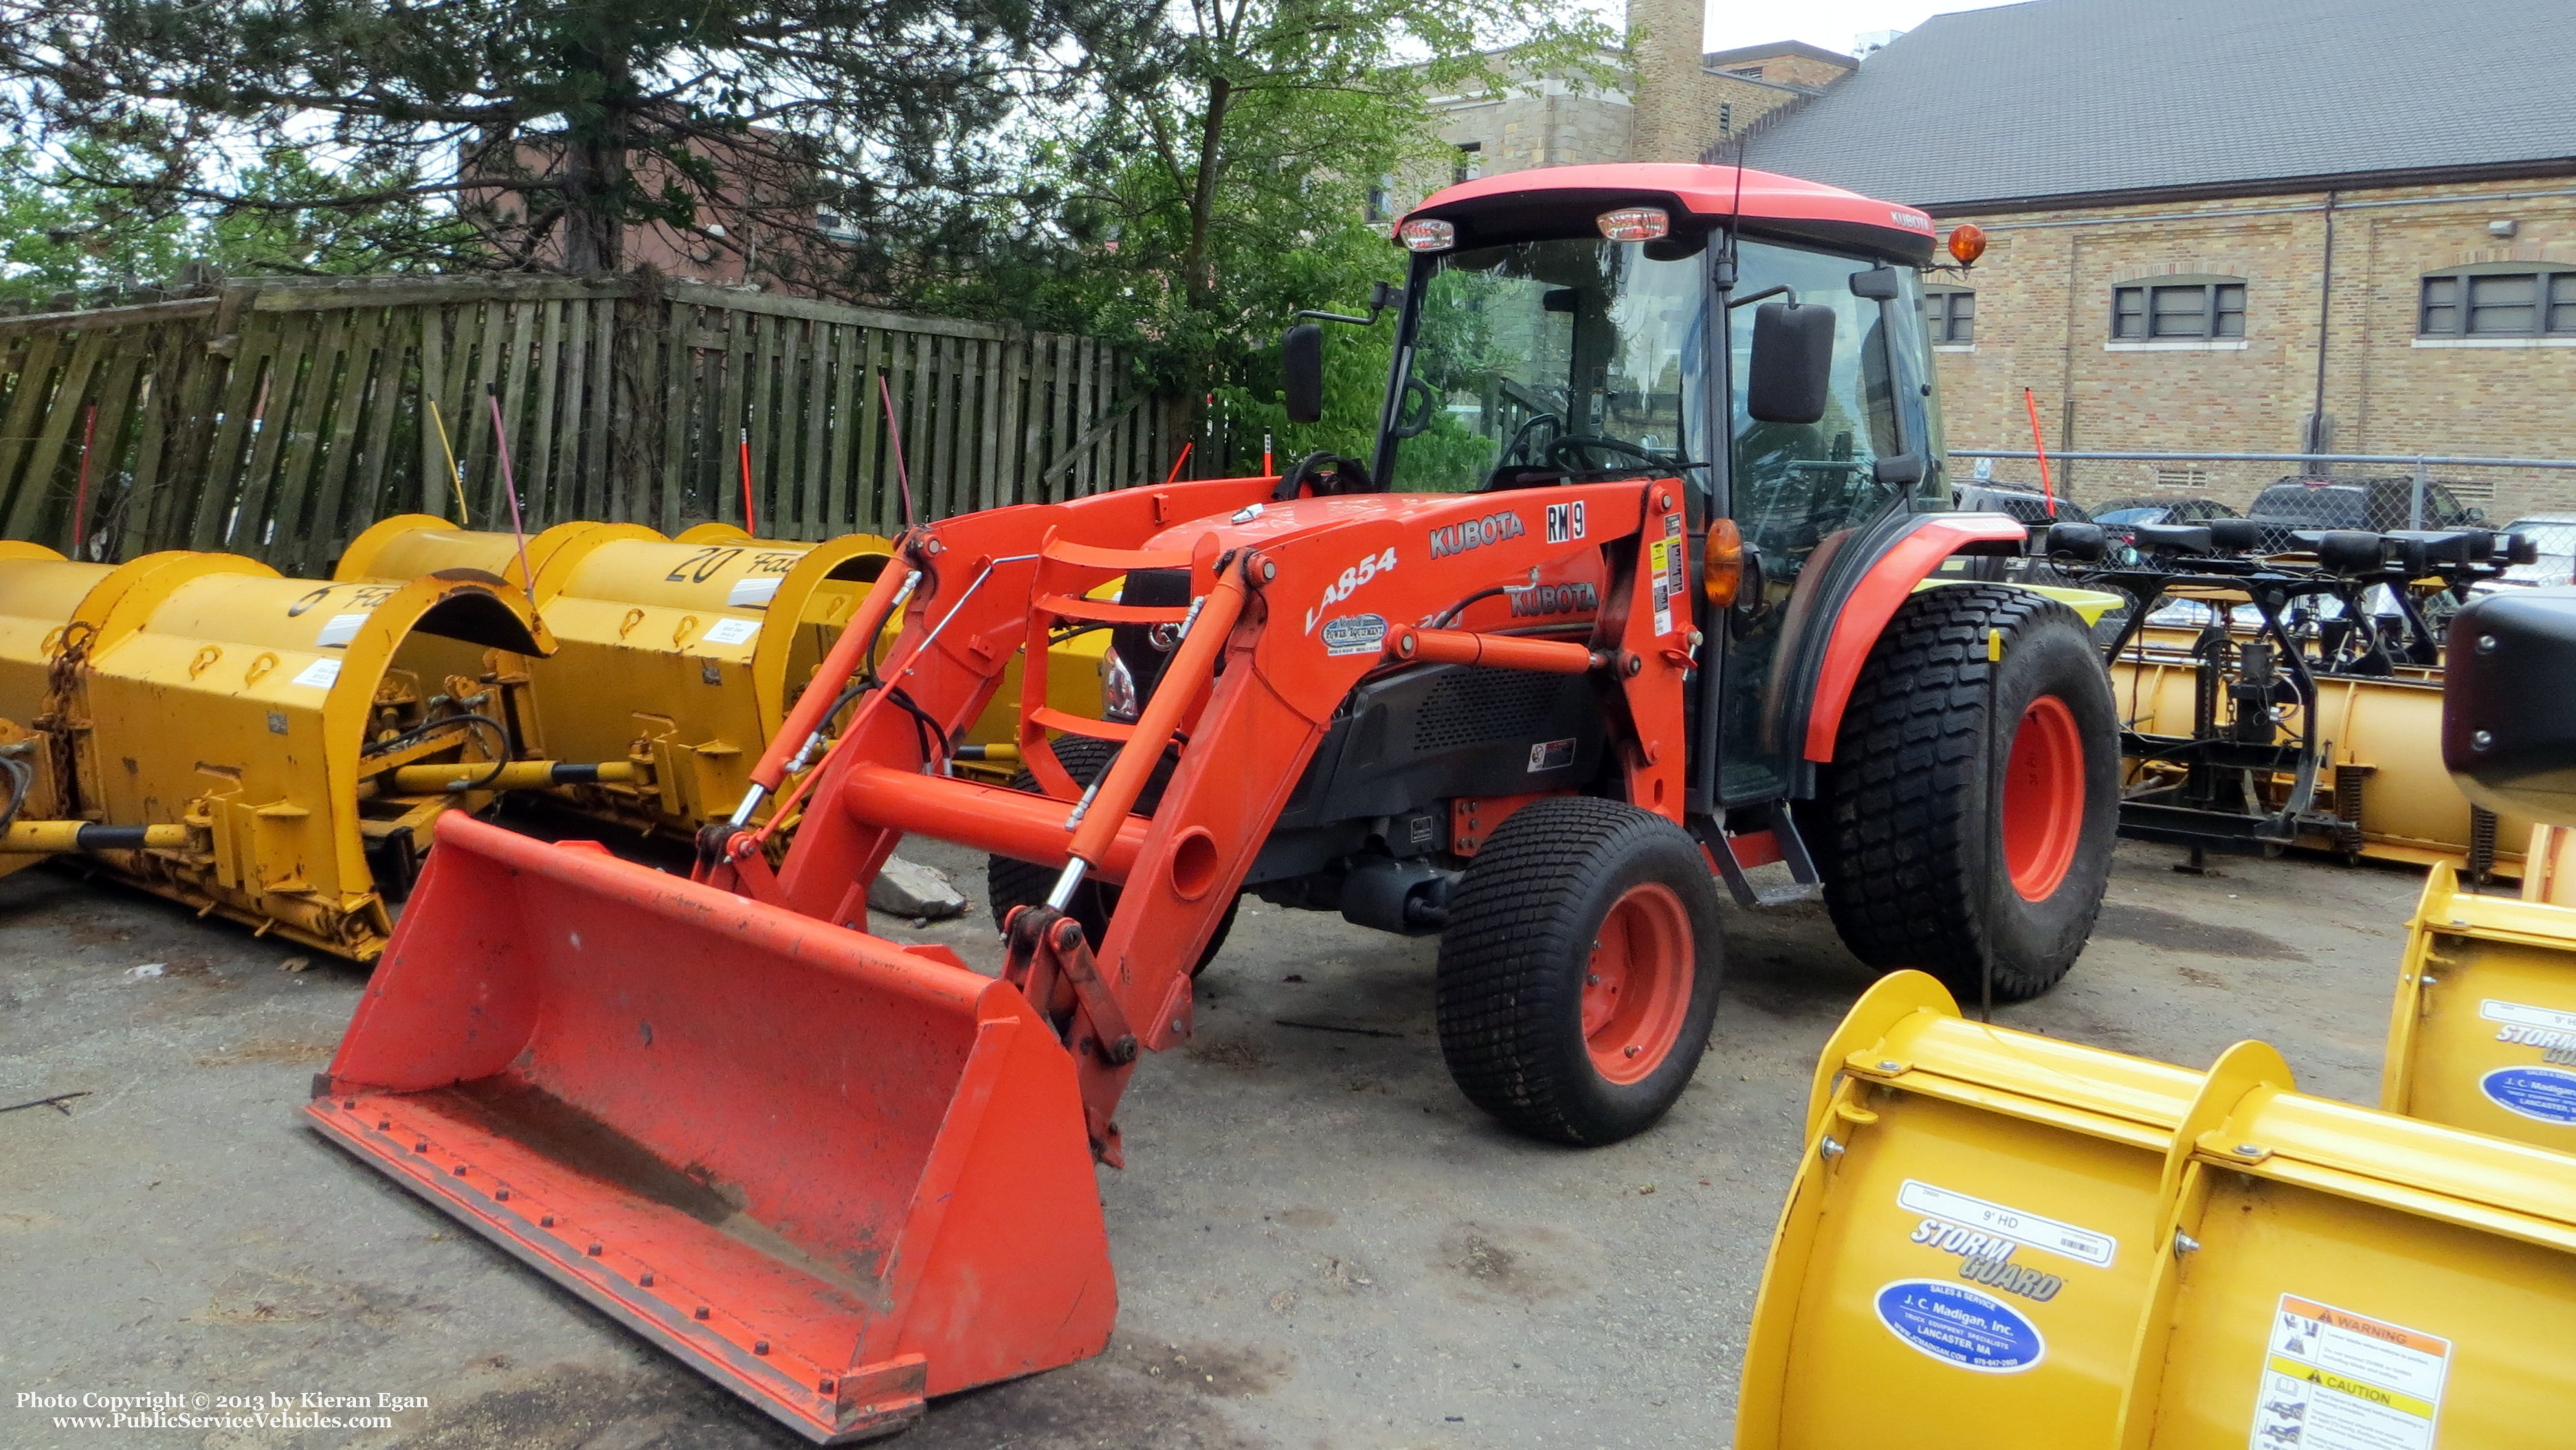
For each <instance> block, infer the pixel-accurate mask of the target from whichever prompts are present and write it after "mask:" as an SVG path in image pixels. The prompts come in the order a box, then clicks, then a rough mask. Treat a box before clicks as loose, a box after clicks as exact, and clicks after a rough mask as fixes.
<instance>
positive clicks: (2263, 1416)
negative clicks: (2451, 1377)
mask: <svg viewBox="0 0 2576 1450" xmlns="http://www.w3.org/2000/svg"><path fill="white" fill-rule="evenodd" d="M2450 1367H2451V1342H2450V1341H2449V1340H2447V1339H2439V1338H2436V1337H2434V1336H2433V1335H2430V1334H2423V1333H2419V1332H2417V1331H2415V1330H2412V1329H2408V1328H2406V1327H2404V1326H2403V1325H2397V1324H2389V1323H2386V1322H2384V1321H2382V1320H2377V1319H2371V1318H2367V1317H2365V1316H2363V1315H2359V1314H2354V1313H2352V1312H2350V1311H2348V1310H2343V1309H2337V1308H2334V1307H2333V1306H2331V1305H2327V1304H2319V1303H2317V1302H2315V1301H2314V1300H2310V1299H2302V1298H2300V1297H2298V1296H2297V1295H2295V1294H2284V1295H2282V1296H2281V1307H2280V1309H2279V1310H2278V1311H2277V1312H2276V1313H2275V1314H2274V1315H2273V1316H2272V1343H2271V1351H2270V1353H2269V1355H2268V1356H2267V1357H2266V1358H2265V1360H2264V1365H2263V1375H2262V1384H2261V1386H2260V1387H2259V1388H2258V1389H2257V1390H2256V1392H2255V1398H2254V1428H2253V1431H2252V1434H2251V1436H2250V1438H2249V1439H2248V1441H2247V1445H2248V1447H2249V1450H2281V1447H2283V1446H2287V1445H2295V1446H2297V1447H2299V1450H2432V1444H2433V1430H2434V1426H2435V1423H2436V1422H2437V1421H2438V1420H2440V1418H2441V1414H2442V1380H2443V1377H2444V1376H2445V1375H2446V1374H2448V1373H2449V1371H2450Z"/></svg>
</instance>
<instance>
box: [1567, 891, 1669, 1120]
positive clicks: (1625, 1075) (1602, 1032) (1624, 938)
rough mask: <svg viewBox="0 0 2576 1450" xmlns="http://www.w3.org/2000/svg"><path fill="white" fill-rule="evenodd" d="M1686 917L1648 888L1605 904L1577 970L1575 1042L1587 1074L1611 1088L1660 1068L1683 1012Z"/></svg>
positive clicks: (1664, 894)
mask: <svg viewBox="0 0 2576 1450" xmlns="http://www.w3.org/2000/svg"><path fill="white" fill-rule="evenodd" d="M1696 967H1697V954H1696V953H1695V952H1694V951H1693V950H1692V949H1691V922H1690V912H1689V911H1688V910H1687V909H1685V908H1684V907H1683V906H1682V899H1681V897H1679V896H1677V895H1675V894H1674V892H1673V889H1672V888H1671V887H1669V886H1664V885H1660V884H1658V883H1655V882H1652V881H1648V882H1641V883H1640V884H1638V885H1635V886H1631V887H1629V888H1628V890H1627V892H1626V894H1624V895H1622V896H1621V897H1620V898H1619V899H1618V900H1617V901H1615V902H1613V903H1611V906H1610V914H1609V915H1607V916H1605V917H1603V918H1602V919H1601V930H1600V933H1599V934H1598V935H1597V936H1595V937H1594V938H1593V942H1592V956H1591V959H1590V960H1589V961H1587V962H1585V963H1584V967H1583V1042H1584V1046H1585V1047H1586V1048H1587V1049H1588V1050H1590V1052H1591V1054H1592V1066H1593V1070H1594V1071H1596V1072H1598V1073H1600V1074H1601V1075H1602V1076H1603V1077H1605V1078H1608V1079H1609V1080H1610V1081H1612V1082H1615V1083H1632V1082H1638V1081H1641V1080H1643V1079H1644V1078H1646V1077H1648V1076H1649V1075H1651V1074H1652V1073H1653V1072H1654V1070H1655V1069H1656V1068H1658V1067H1661V1066H1662V1065H1663V1062H1664V1059H1665V1058H1666V1057H1668V1056H1670V1055H1671V1054H1672V1050H1673V1044H1674V1043H1675V1042H1677V1041H1679V1040H1680V1039H1681V1035H1682V1018H1684V1017H1685V1016H1688V1015H1689V1013H1690V996H1691V975H1692V973H1693V971H1694V970H1695V969H1696Z"/></svg>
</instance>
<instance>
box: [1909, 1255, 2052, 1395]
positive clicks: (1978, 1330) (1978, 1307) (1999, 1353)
mask: <svg viewBox="0 0 2576 1450" xmlns="http://www.w3.org/2000/svg"><path fill="white" fill-rule="evenodd" d="M1877 1308H1878V1322H1879V1323H1881V1324H1884V1325H1886V1326H1887V1329H1888V1332H1889V1333H1891V1334H1893V1335H1895V1336H1896V1337H1897V1338H1899V1339H1902V1340H1904V1341H1905V1342H1906V1343H1907V1344H1909V1345H1912V1346H1913V1347H1914V1348H1916V1349H1918V1350H1921V1351H1922V1352H1923V1353H1925V1354H1928V1355H1930V1356H1932V1357H1933V1358H1934V1359H1937V1360H1940V1361H1941V1362H1943V1363H1944V1364H1955V1365H1957V1366H1959V1367H1960V1368H1961V1369H1972V1370H1976V1371H1977V1372H1979V1373H1980V1374H2019V1373H2021V1372H2022V1371H2023V1370H2026V1369H2032V1368H2035V1367H2036V1366H2037V1365H2038V1364H2039V1362H2040V1360H2042V1359H2044V1358H2046V1357H2047V1354H2048V1345H2047V1342H2046V1341H2044V1340H2042V1339H2041V1338H2040V1336H2039V1326H2038V1325H2036V1324H2033V1323H2031V1322H2030V1321H2029V1320H2027V1319H2024V1318H2022V1317H2021V1315H2020V1314H2019V1313H2018V1312H2016V1311H2015V1310H2014V1309H2013V1307H2012V1306H2011V1305H2009V1304H2006V1303H2005V1302H2004V1301H2002V1300H2001V1299H1998V1298H1996V1297H1994V1296H1993V1295H1991V1294H1988V1293H1985V1292H1983V1291H1982V1290H1977V1289H1971V1288H1969V1287H1968V1286H1967V1285H1965V1284H1952V1283H1948V1282H1946V1281H1944V1280H1940V1279H1899V1280H1897V1281H1896V1282H1895V1283H1893V1284H1890V1285H1888V1286H1886V1287H1885V1288H1883V1289H1880V1290H1879V1291H1878V1303H1877Z"/></svg>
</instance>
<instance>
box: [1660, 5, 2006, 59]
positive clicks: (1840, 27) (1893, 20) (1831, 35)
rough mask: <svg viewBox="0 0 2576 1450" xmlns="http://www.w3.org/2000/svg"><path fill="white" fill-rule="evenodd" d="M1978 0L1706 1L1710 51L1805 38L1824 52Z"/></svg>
mask: <svg viewBox="0 0 2576 1450" xmlns="http://www.w3.org/2000/svg"><path fill="white" fill-rule="evenodd" d="M1985 8H1986V4H1985V3H1980V0H1948V3H1946V4H1944V3H1940V0H1933V3H1926V0H1800V3H1798V4H1794V5H1780V4H1777V3H1763V0H1708V37H1707V40H1708V43H1707V46H1706V49H1709V50H1732V49H1734V48H1735V47H1737V46H1739V45H1760V44H1762V43H1763V42H1765V41H1772V40H1803V41H1805V42H1807V43H1808V44H1809V45H1821V46H1823V47H1824V48H1825V49H1827V50H1839V51H1848V50H1850V49H1851V43H1852V37H1853V36H1855V35H1859V34H1861V33H1862V32H1864V31H1871V30H1911V29H1913V28H1914V27H1915V26H1917V25H1920V24H1922V23H1923V22H1924V21H1925V20H1926V19H1928V18H1929V17H1931V16H1934V15H1939V14H1945V13H1947V12H1949V11H1953V10H1982V9H1985Z"/></svg>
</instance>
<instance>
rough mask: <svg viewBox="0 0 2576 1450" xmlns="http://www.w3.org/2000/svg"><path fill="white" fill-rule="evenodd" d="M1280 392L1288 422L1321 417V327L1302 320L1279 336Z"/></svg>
mask: <svg viewBox="0 0 2576 1450" xmlns="http://www.w3.org/2000/svg"><path fill="white" fill-rule="evenodd" d="M1279 372H1280V389H1279V391H1280V393H1281V395H1282V400H1283V401H1285V402H1286V403H1287V405H1288V421H1289V422H1291V423H1320V422H1322V421H1323V420H1324V329H1323V327H1322V325H1321V324H1319V323H1313V322H1301V323H1298V324H1297V325H1296V326H1295V327H1292V328H1290V329H1288V331H1287V332H1286V333H1285V334H1283V335H1282V336H1281V337H1280V339H1279Z"/></svg>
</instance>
